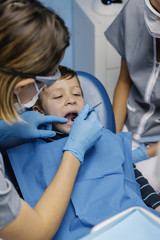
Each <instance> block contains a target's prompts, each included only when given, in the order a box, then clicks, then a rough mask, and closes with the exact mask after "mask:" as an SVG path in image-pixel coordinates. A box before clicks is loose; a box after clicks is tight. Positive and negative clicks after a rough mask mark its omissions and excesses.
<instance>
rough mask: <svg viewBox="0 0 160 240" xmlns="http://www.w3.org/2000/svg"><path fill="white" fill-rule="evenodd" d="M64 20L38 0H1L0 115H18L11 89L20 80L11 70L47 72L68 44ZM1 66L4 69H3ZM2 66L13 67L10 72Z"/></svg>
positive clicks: (8, 118) (9, 119)
mask: <svg viewBox="0 0 160 240" xmlns="http://www.w3.org/2000/svg"><path fill="white" fill-rule="evenodd" d="M69 39H70V36H69V32H68V29H67V27H66V26H65V23H64V21H63V20H62V19H61V18H60V17H59V16H58V15H57V14H56V13H55V12H54V11H52V10H50V9H48V8H46V7H44V6H43V5H42V4H41V3H40V2H38V1H37V0H17V1H16V0H6V1H2V0H0V69H1V70H0V90H1V94H0V117H1V118H2V119H3V120H5V121H6V122H8V123H10V122H12V121H15V120H17V119H18V114H17V112H16V109H15V106H14V94H13V90H14V87H15V85H16V84H17V83H18V82H19V81H20V80H22V77H20V76H18V74H17V75H16V73H14V71H18V72H22V73H27V74H32V75H42V76H43V75H48V74H49V73H50V72H53V71H55V70H56V69H55V67H56V65H57V64H58V62H59V61H60V59H61V58H62V56H63V54H64V51H65V49H66V48H67V47H68V46H69ZM3 69H4V70H3ZM5 69H9V70H11V71H12V70H13V72H12V73H7V72H5Z"/></svg>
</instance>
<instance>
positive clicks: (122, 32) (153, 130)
mask: <svg viewBox="0 0 160 240" xmlns="http://www.w3.org/2000/svg"><path fill="white" fill-rule="evenodd" d="M105 36H106V38H107V39H108V40H109V42H110V43H111V44H112V45H113V47H114V48H115V49H116V50H117V51H118V53H119V54H120V55H121V56H122V58H123V59H125V60H126V62H127V66H128V70H129V74H130V78H131V80H132V82H133V85H132V88H131V91H130V95H129V99H128V104H127V107H128V113H127V119H126V125H127V127H128V130H129V131H132V132H133V134H134V136H135V139H138V138H140V137H145V136H156V135H157V134H159V131H160V63H159V62H157V61H156V39H154V38H153V37H152V36H151V35H150V34H149V32H148V30H147V27H146V24H145V21H144V0H128V2H127V3H126V5H125V6H124V8H123V9H122V11H121V12H120V14H119V15H118V16H117V18H116V19H115V20H114V22H113V23H112V24H111V25H110V26H109V28H108V29H107V30H106V32H105Z"/></svg>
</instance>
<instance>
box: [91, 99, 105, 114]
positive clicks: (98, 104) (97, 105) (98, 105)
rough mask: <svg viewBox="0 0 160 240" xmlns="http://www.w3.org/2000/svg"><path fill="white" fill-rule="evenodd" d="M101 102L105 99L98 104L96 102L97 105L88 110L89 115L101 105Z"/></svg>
mask: <svg viewBox="0 0 160 240" xmlns="http://www.w3.org/2000/svg"><path fill="white" fill-rule="evenodd" d="M101 103H103V101H101V102H99V103H98V104H96V105H95V106H93V107H91V109H90V110H89V112H88V115H89V114H90V113H91V112H92V111H93V110H94V109H95V108H97V107H98V106H99V105H101Z"/></svg>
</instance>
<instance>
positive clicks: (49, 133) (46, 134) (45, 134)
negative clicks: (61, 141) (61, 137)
mask: <svg viewBox="0 0 160 240" xmlns="http://www.w3.org/2000/svg"><path fill="white" fill-rule="evenodd" d="M39 133H40V136H41V138H45V139H46V138H49V137H54V136H55V135H56V133H55V132H54V131H48V130H39Z"/></svg>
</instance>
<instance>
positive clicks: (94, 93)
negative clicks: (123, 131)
mask: <svg viewBox="0 0 160 240" xmlns="http://www.w3.org/2000/svg"><path fill="white" fill-rule="evenodd" d="M76 73H77V76H78V78H79V80H80V83H81V87H82V90H83V94H84V100H85V102H86V103H88V104H89V105H90V106H91V107H93V106H95V105H96V104H98V103H99V102H101V101H102V102H103V103H102V104H101V105H100V106H99V107H98V110H99V116H100V119H101V122H102V125H103V127H104V128H107V129H109V130H111V131H112V132H114V133H115V132H116V130H115V119H114V114H113V109H112V105H111V102H110V99H109V96H108V94H107V92H106V90H105V88H104V86H103V85H102V83H101V82H100V81H99V80H98V79H97V78H96V77H94V76H93V75H91V74H89V73H86V72H82V71H77V72H76Z"/></svg>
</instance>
